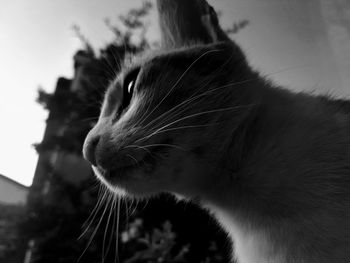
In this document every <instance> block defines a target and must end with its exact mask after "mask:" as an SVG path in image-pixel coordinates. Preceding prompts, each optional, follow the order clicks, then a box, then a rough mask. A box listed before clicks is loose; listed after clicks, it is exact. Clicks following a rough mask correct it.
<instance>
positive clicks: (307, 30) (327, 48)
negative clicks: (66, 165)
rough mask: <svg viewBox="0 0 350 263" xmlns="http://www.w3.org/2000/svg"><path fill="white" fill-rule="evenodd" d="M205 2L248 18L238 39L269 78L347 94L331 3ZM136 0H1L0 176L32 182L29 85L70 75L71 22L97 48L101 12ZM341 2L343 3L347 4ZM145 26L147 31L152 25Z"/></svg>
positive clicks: (49, 84)
mask: <svg viewBox="0 0 350 263" xmlns="http://www.w3.org/2000/svg"><path fill="white" fill-rule="evenodd" d="M209 2H210V3H211V4H213V5H214V6H215V7H216V8H218V9H220V10H222V13H223V17H222V20H223V22H224V23H225V24H226V25H227V24H229V23H231V22H232V21H237V20H239V19H249V20H250V22H251V23H250V25H249V26H248V27H247V28H246V29H244V30H243V31H242V33H240V34H239V35H238V42H239V43H240V44H241V45H243V47H244V50H245V51H246V52H247V54H248V57H249V59H250V61H251V64H252V65H254V66H255V67H256V68H259V69H261V70H262V71H263V72H264V73H266V74H271V75H270V76H271V78H273V79H275V80H276V81H278V82H279V83H282V84H286V85H288V86H289V87H291V88H293V89H295V90H314V89H319V90H320V91H322V92H325V91H329V90H331V91H333V92H335V93H336V94H341V95H344V94H348V95H349V94H350V91H349V90H348V88H347V87H350V85H348V84H350V77H348V75H350V74H346V72H349V70H350V57H349V56H350V55H349V56H347V55H344V54H350V52H348V53H345V52H342V51H347V50H349V47H350V32H345V31H342V30H343V29H342V28H341V27H339V26H338V27H335V26H334V25H333V24H331V23H330V22H329V21H333V20H334V19H333V18H334V17H338V16H339V14H334V13H332V12H328V10H332V7H325V3H326V2H327V0H308V3H309V4H305V1H304V0H294V1H289V0H280V1H275V0H264V1H262V0H235V1H232V0H215V1H214V0H210V1H209ZM343 2H344V1H343ZM140 3H141V1H140V0H60V1H47V0H30V1H27V0H1V8H0V32H1V34H0V70H1V71H0V120H1V129H0V160H1V161H0V173H1V174H3V175H5V176H8V177H10V178H13V179H14V180H16V181H19V182H21V183H23V184H25V185H30V184H31V182H32V177H33V175H34V170H35V167H36V162H37V155H36V153H35V150H34V149H33V147H32V146H31V145H32V144H33V143H35V142H40V141H41V140H42V136H43V132H44V128H45V119H46V117H47V112H45V111H44V110H43V109H42V108H41V106H40V105H38V104H37V103H35V99H36V96H37V89H38V87H39V86H42V87H43V88H44V89H45V90H46V91H50V92H51V91H53V90H54V88H55V84H56V80H57V78H58V77H59V76H65V77H71V76H72V73H73V72H72V57H73V54H74V53H75V52H76V51H77V49H79V48H80V47H81V43H80V41H79V40H78V39H77V38H76V37H75V34H74V33H73V31H72V25H73V24H77V25H79V26H80V28H81V30H82V32H83V33H84V35H86V36H87V38H88V39H89V40H90V41H91V42H92V44H93V45H94V47H95V48H99V47H102V46H103V45H104V44H106V43H107V42H108V41H109V40H111V38H112V34H111V33H110V32H109V31H108V30H107V29H106V27H105V26H104V22H103V20H104V18H106V17H109V18H112V19H114V21H115V18H116V17H117V15H118V14H120V13H123V12H125V11H126V10H128V9H129V8H130V7H135V6H139V5H140ZM310 3H312V4H310ZM349 6H350V4H349V5H346V7H347V8H348V9H347V10H350V8H349ZM325 10H326V11H327V12H328V13H327V12H325ZM343 10H346V8H345V9H344V8H343ZM332 19H333V20H332ZM153 20H154V18H153ZM321 20H322V21H321ZM328 20H329V21H328ZM321 22H322V23H321ZM333 22H334V21H333ZM333 22H332V23H333ZM327 23H328V24H327ZM152 30H153V33H152V34H154V30H155V29H152ZM329 36H331V41H330V40H329ZM339 36H340V37H339ZM334 47H335V49H334ZM335 51H337V52H335ZM331 53H332V54H333V53H335V57H336V58H334V55H331ZM339 66H341V68H342V70H343V71H344V73H343V74H342V75H341V76H340V75H339V72H338V71H337V70H336V68H337V67H339ZM339 79H340V80H339ZM345 84H346V85H345ZM315 87H316V88H315ZM329 87H331V88H329Z"/></svg>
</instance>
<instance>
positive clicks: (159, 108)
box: [84, 41, 249, 196]
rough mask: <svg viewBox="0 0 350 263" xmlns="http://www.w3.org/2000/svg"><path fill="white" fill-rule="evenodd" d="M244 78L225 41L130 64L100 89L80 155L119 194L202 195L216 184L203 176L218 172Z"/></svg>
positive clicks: (236, 52) (237, 54) (238, 55)
mask: <svg viewBox="0 0 350 263" xmlns="http://www.w3.org/2000/svg"><path fill="white" fill-rule="evenodd" d="M248 74H249V67H248V66H247V65H246V62H245V58H244V55H243V54H242V52H241V51H240V49H239V48H238V47H237V46H236V45H235V44H234V43H233V42H231V41H224V42H219V43H211V44H196V45H191V46H190V47H182V48H174V49H170V50H169V49H168V50H167V51H163V52H158V53H153V54H151V55H149V56H148V57H146V58H145V57H143V58H139V59H135V60H134V62H132V63H130V64H129V65H128V66H125V67H124V69H123V70H122V72H121V73H120V74H119V76H118V77H117V78H116V79H115V80H114V82H113V83H112V84H111V85H110V87H109V88H108V90H107V93H106V95H105V98H104V103H103V106H102V109H101V114H100V117H99V120H98V122H97V124H96V125H95V127H94V128H93V129H92V130H91V131H90V133H89V134H88V136H87V138H86V141H85V144H84V156H85V158H86V159H87V160H89V161H90V163H91V164H92V167H93V169H94V171H95V173H96V175H97V177H98V178H99V179H100V180H101V181H102V182H103V183H104V184H106V185H107V186H108V187H109V188H110V189H111V190H112V191H116V192H119V193H122V192H123V191H126V192H127V193H130V194H132V195H135V196H148V195H151V194H154V193H158V192H160V191H170V192H176V193H184V194H188V193H192V194H195V193H196V192H200V191H203V190H205V188H206V187H208V186H210V185H212V184H213V183H215V181H217V178H215V177H213V176H209V175H214V174H216V173H215V170H217V169H220V167H221V165H222V164H221V163H220V162H221V161H222V160H223V158H224V156H225V155H227V154H228V153H227V150H228V149H227V146H228V145H229V144H230V143H231V141H230V140H231V134H232V129H233V127H234V126H235V124H237V123H238V122H239V119H240V117H241V115H242V114H241V113H242V111H244V109H242V108H244V107H245V106H246V105H245V104H246V103H245V98H244V96H242V95H239V94H240V93H239V92H236V86H240V85H236V84H237V83H240V82H241V81H243V80H245V79H247V75H248ZM237 89H238V87H237ZM238 101H239V102H240V103H237V102H238Z"/></svg>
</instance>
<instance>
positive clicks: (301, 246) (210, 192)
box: [83, 20, 350, 263]
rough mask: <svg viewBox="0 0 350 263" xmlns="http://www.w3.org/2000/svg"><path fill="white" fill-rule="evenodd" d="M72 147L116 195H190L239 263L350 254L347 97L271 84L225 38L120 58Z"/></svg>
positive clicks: (307, 262)
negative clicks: (79, 146)
mask: <svg viewBox="0 0 350 263" xmlns="http://www.w3.org/2000/svg"><path fill="white" fill-rule="evenodd" d="M203 21H204V20H203ZM203 23H205V22H203ZM207 25H208V24H206V25H205V26H207ZM161 29H162V37H163V38H164V37H166V35H167V34H169V31H171V30H169V29H167V28H166V25H165V26H164V24H163V25H162V26H161ZM220 32H221V33H222V31H220ZM209 34H213V30H211V31H210V32H209ZM174 36H175V38H176V37H180V38H181V36H179V35H177V36H176V35H174V34H173V35H172V36H171V37H172V38H174ZM169 39H170V38H168V39H167V40H166V39H165V40H163V42H167V41H168V42H169ZM220 40H222V41H220ZM180 42H181V41H180ZM169 46H172V47H171V48H169ZM83 152H84V156H85V158H86V159H87V160H88V161H89V162H90V163H91V165H92V168H93V170H94V172H95V174H96V176H97V177H98V178H99V180H100V181H101V182H102V183H103V184H105V185H106V186H107V187H108V188H109V189H110V191H112V192H114V193H117V194H119V195H121V196H123V195H129V196H133V197H134V198H148V197H150V196H153V195H157V194H158V193H160V192H169V193H172V194H174V195H176V196H178V197H179V198H184V199H188V200H190V199H196V200H199V202H200V204H201V205H202V206H203V207H205V208H207V209H209V210H210V211H211V212H212V213H213V215H214V216H215V217H216V218H217V220H218V221H219V223H220V224H221V225H222V226H223V227H224V229H225V230H226V231H227V233H228V235H229V237H230V238H231V239H232V240H233V243H234V255H233V257H234V258H235V259H236V260H237V261H238V262H239V263H333V262H337V263H346V262H350V102H349V101H346V100H332V99H330V98H327V97H322V96H312V95H308V94H304V93H293V92H291V91H288V90H286V89H284V88H282V87H277V86H275V85H274V84H273V83H271V82H270V81H268V80H266V79H265V78H263V77H261V76H260V75H259V73H258V72H256V71H254V70H253V69H252V67H251V66H250V65H249V63H248V62H247V61H246V58H245V55H244V53H243V52H242V50H241V48H240V47H239V46H238V45H236V44H235V43H234V42H233V41H231V40H229V38H228V37H226V36H223V37H219V38H217V39H216V40H213V41H212V42H211V43H206V42H205V41H203V43H201V41H194V42H193V43H189V42H187V43H183V45H168V48H165V49H162V50H159V51H154V52H152V53H151V54H148V55H146V56H141V57H137V58H134V59H133V61H132V62H129V63H127V64H126V65H125V66H124V67H123V70H122V71H121V73H120V74H119V75H118V77H117V78H116V79H115V80H114V81H113V83H112V84H111V85H110V87H109V88H108V90H107V92H106V94H105V98H104V103H103V106H102V109H101V114H100V117H99V120H98V122H97V124H96V125H95V126H94V128H93V129H92V130H91V131H90V133H89V134H88V136H87V138H86V140H85V143H84V149H83Z"/></svg>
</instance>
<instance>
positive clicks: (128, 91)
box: [121, 68, 140, 110]
mask: <svg viewBox="0 0 350 263" xmlns="http://www.w3.org/2000/svg"><path fill="white" fill-rule="evenodd" d="M139 72H140V68H136V69H133V70H132V71H130V72H129V73H128V74H127V75H126V77H125V79H124V83H123V103H122V109H121V110H124V109H126V108H127V107H128V106H129V104H130V102H131V99H132V96H133V94H134V91H135V84H136V80H137V76H138V75H139Z"/></svg>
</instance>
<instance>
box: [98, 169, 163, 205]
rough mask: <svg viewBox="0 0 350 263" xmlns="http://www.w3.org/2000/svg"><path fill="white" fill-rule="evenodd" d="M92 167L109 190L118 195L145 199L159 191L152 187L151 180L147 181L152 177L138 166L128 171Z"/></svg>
mask: <svg viewBox="0 0 350 263" xmlns="http://www.w3.org/2000/svg"><path fill="white" fill-rule="evenodd" d="M92 169H93V171H94V173H95V175H96V177H97V178H98V179H99V180H100V181H101V183H102V184H103V185H105V186H106V187H107V189H108V190H109V191H111V192H113V193H114V194H116V195H118V196H122V197H124V196H128V197H132V198H137V199H140V198H141V199H143V198H149V197H152V196H154V195H157V194H158V193H159V191H157V190H156V189H152V187H151V184H149V182H148V183H147V182H146V180H147V179H150V178H149V176H147V175H146V174H145V173H144V172H142V171H141V170H140V169H138V168H135V169H130V170H127V171H120V170H111V171H105V170H103V169H101V168H98V167H96V166H92Z"/></svg>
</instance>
